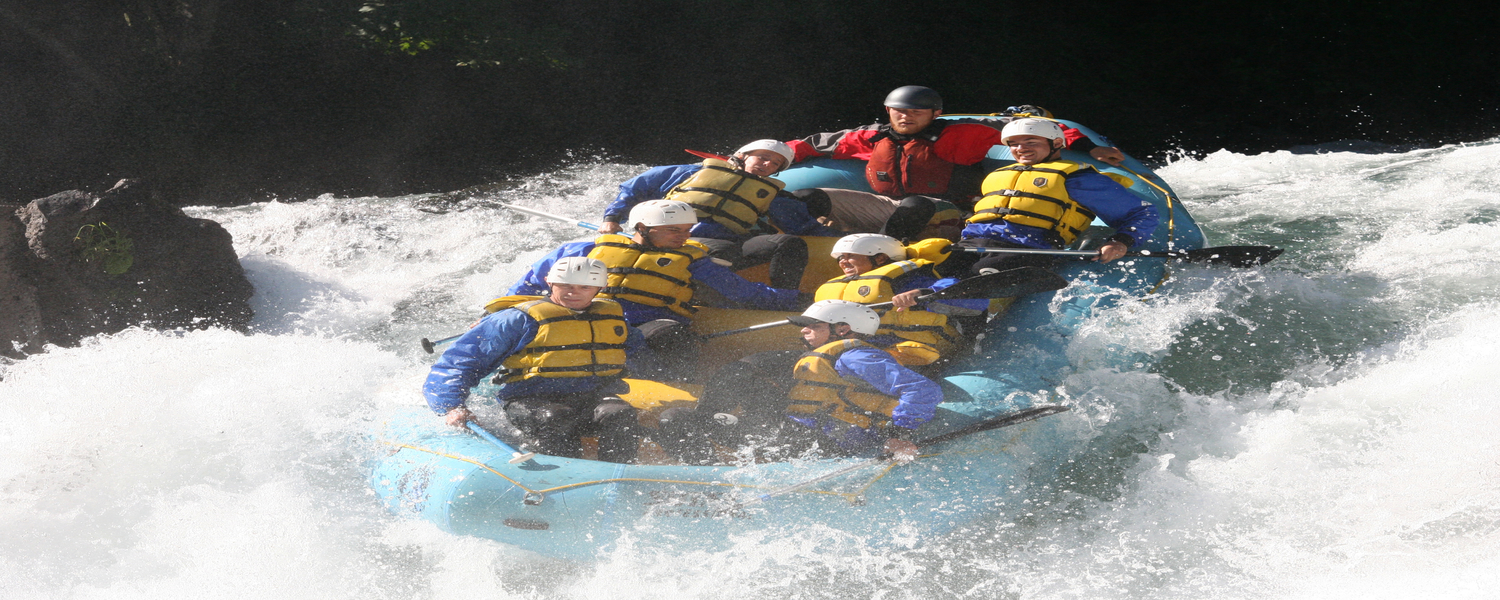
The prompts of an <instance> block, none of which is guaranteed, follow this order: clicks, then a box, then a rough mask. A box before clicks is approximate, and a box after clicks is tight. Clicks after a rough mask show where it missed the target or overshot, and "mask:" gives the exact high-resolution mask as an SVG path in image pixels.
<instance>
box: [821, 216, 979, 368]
mask: <svg viewBox="0 0 1500 600" xmlns="http://www.w3.org/2000/svg"><path fill="white" fill-rule="evenodd" d="M952 245H953V242H950V241H948V240H946V239H943V238H931V239H926V240H922V241H919V242H917V243H914V244H912V245H911V246H910V247H908V246H904V245H902V244H901V242H900V241H898V240H897V239H896V238H893V237H891V236H888V235H882V234H879V233H854V234H850V235H846V236H844V237H842V238H839V241H838V242H836V243H834V245H833V248H832V250H831V252H830V254H831V255H832V257H833V258H834V259H835V260H837V261H838V264H839V269H840V270H842V271H843V272H844V275H843V276H842V277H835V278H833V279H830V280H828V281H827V282H826V283H824V284H823V285H822V286H819V287H818V289H817V291H816V292H814V296H813V299H814V300H831V299H838V300H849V301H853V302H858V303H860V304H879V303H885V302H890V303H891V304H892V307H891V308H889V309H882V310H877V311H876V313H877V314H879V315H880V322H881V327H880V332H879V334H878V335H875V336H871V337H870V338H869V339H867V340H866V341H868V342H870V343H872V344H874V345H876V346H878V347H880V348H883V349H885V350H887V351H890V352H891V353H892V354H894V355H895V356H896V359H897V360H898V361H900V362H901V364H903V365H906V366H908V367H913V366H929V365H934V364H936V363H937V361H938V359H939V358H940V357H946V358H951V357H953V356H956V355H958V354H961V353H963V352H964V351H965V350H966V349H967V348H968V347H970V346H972V341H973V338H974V336H975V335H976V334H977V333H978V332H979V330H980V329H981V328H982V326H983V325H984V323H985V316H986V312H987V310H988V308H989V300H939V301H936V302H931V303H928V304H926V305H925V306H920V307H919V306H918V302H917V298H918V297H919V296H922V295H926V294H932V293H934V292H936V291H938V290H942V289H946V288H948V287H949V286H951V285H953V284H954V283H957V282H958V280H957V279H954V278H950V277H940V276H939V275H938V274H937V272H936V271H935V269H934V268H935V267H936V266H937V265H939V264H941V263H942V262H944V261H945V260H947V258H948V257H949V256H950V250H951V246H952Z"/></svg>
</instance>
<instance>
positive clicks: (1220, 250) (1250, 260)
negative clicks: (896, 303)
mask: <svg viewBox="0 0 1500 600" xmlns="http://www.w3.org/2000/svg"><path fill="white" fill-rule="evenodd" d="M963 250H964V251H965V252H984V253H992V254H1047V255H1051V256H1076V257H1078V258H1095V257H1097V256H1099V253H1098V252H1097V251H1092V250H1040V249H1036V248H963ZM1282 252H1283V250H1282V249H1281V248H1277V247H1274V246H1219V247H1217V248H1199V249H1197V250H1161V251H1157V250H1140V251H1135V252H1126V253H1125V256H1134V257H1140V258H1166V259H1171V260H1184V261H1188V262H1202V263H1208V264H1215V265H1229V266H1231V267H1254V266H1258V265H1263V264H1266V263H1268V262H1271V261H1272V260H1275V259H1276V257H1278V256H1281V253H1282Z"/></svg>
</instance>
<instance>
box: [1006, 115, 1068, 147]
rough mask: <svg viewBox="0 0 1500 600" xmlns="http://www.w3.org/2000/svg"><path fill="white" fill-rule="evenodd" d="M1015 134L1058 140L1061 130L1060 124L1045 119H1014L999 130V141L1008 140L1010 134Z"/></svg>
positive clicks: (1061, 134)
mask: <svg viewBox="0 0 1500 600" xmlns="http://www.w3.org/2000/svg"><path fill="white" fill-rule="evenodd" d="M1017 135H1035V136H1039V137H1044V138H1047V139H1049V140H1060V139H1062V136H1063V131H1062V126H1061V125H1058V124H1057V123H1056V122H1054V121H1048V120H1046V119H1014V120H1012V121H1011V122H1009V123H1006V124H1005V128H1004V129H1001V130H1000V141H1001V142H1009V141H1010V138H1011V137H1012V136H1017Z"/></svg>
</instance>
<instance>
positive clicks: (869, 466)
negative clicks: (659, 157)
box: [370, 117, 1204, 560]
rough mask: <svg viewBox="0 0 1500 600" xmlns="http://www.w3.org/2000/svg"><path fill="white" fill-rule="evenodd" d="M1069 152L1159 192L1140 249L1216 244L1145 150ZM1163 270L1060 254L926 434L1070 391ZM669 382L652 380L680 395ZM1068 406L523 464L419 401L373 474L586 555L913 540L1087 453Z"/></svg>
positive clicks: (538, 547) (851, 164)
mask: <svg viewBox="0 0 1500 600" xmlns="http://www.w3.org/2000/svg"><path fill="white" fill-rule="evenodd" d="M963 119H964V120H968V121H984V120H985V117H963ZM1064 123H1067V124H1068V125H1071V126H1073V127H1077V128H1078V129H1079V130H1081V131H1083V132H1084V133H1085V134H1088V135H1090V136H1091V137H1092V138H1093V139H1094V141H1096V142H1097V143H1099V144H1101V145H1111V144H1110V143H1109V142H1108V141H1107V140H1106V139H1104V138H1102V137H1101V136H1099V135H1097V134H1094V133H1093V132H1092V131H1090V130H1089V129H1087V128H1085V127H1082V126H1081V125H1078V124H1076V123H1072V122H1068V121H1064ZM996 127H999V125H998V124H997V125H996ZM1065 158H1068V159H1071V160H1076V161H1079V162H1089V163H1092V164H1094V165H1095V166H1096V167H1098V168H1099V169H1100V170H1101V171H1104V172H1106V173H1114V174H1118V175H1121V176H1123V177H1124V178H1128V179H1129V180H1131V181H1132V182H1133V184H1134V185H1131V186H1130V188H1129V189H1130V190H1131V191H1132V192H1134V193H1136V194H1138V195H1139V196H1140V197H1141V198H1142V199H1144V200H1146V201H1149V202H1151V203H1153V204H1155V205H1156V207H1157V210H1158V211H1159V214H1160V215H1161V225H1160V226H1159V227H1158V228H1157V231H1156V233H1155V235H1154V237H1153V238H1152V239H1151V241H1150V242H1149V243H1148V244H1147V245H1146V246H1145V247H1144V248H1137V249H1146V250H1152V251H1162V250H1168V249H1178V250H1191V249H1197V248H1202V247H1203V246H1204V237H1203V234H1202V232H1201V231H1200V230H1199V228H1198V226H1197V225H1196V224H1195V223H1194V222H1193V220H1192V218H1191V217H1190V216H1189V215H1188V214H1187V212H1186V211H1185V210H1184V209H1183V207H1182V206H1181V205H1180V203H1178V202H1177V200H1176V198H1174V197H1173V196H1172V195H1171V192H1170V189H1169V188H1168V186H1167V185H1166V184H1165V183H1164V182H1162V181H1161V180H1160V179H1158V178H1156V176H1155V175H1154V174H1153V173H1151V172H1150V171H1149V170H1148V169H1146V168H1145V167H1144V166H1143V165H1141V164H1140V163H1138V162H1136V161H1135V160H1134V159H1133V158H1128V157H1127V161H1126V164H1125V167H1126V168H1125V169H1120V168H1115V167H1111V166H1109V165H1106V164H1102V163H1098V162H1095V161H1093V160H1092V159H1090V158H1089V157H1087V156H1083V155H1080V154H1077V153H1072V152H1065ZM1009 162H1010V155H1009V151H1008V150H1007V149H1006V148H1004V147H1001V146H997V147H995V148H993V149H992V150H991V152H990V155H989V157H988V158H987V159H986V162H985V166H986V167H988V168H990V169H992V168H995V167H998V166H1000V165H1003V164H1007V163H1009ZM863 168H864V165H863V163H859V162H855V161H831V160H814V161H810V162H809V163H808V164H802V165H798V166H797V167H795V168H793V169H791V170H788V171H786V172H784V173H782V174H781V175H778V178H780V179H782V180H783V181H786V182H787V184H788V186H787V187H788V188H789V189H801V188H809V187H838V188H848V189H868V188H867V187H866V184H865V182H864V177H863ZM1096 226H1098V227H1102V224H1099V223H1096ZM1167 268H1168V265H1167V264H1166V263H1165V261H1163V260H1157V259H1135V260H1131V259H1124V260H1121V261H1116V262H1114V263H1110V264H1108V265H1100V264H1098V263H1095V262H1092V261H1071V262H1065V263H1063V264H1062V266H1060V267H1059V268H1058V272H1059V274H1061V275H1062V276H1064V277H1065V278H1067V279H1068V280H1070V281H1071V282H1072V283H1071V284H1070V285H1069V287H1067V288H1065V289H1062V290H1058V291H1057V292H1052V293H1046V294H1035V295H1032V296H1027V297H1022V298H1019V299H1017V300H1016V301H1015V302H1013V303H1012V304H1011V305H1010V307H1009V309H1008V310H1007V312H1005V313H1004V314H1003V315H1001V316H1000V317H997V318H995V319H994V320H992V321H990V323H989V326H988V329H987V331H986V333H985V335H984V338H983V339H982V341H981V345H980V350H979V351H978V352H976V353H975V354H974V355H972V357H970V358H969V359H967V360H966V361H965V362H963V363H962V364H960V365H958V366H956V367H954V368H952V369H950V370H949V372H948V373H947V374H946V377H945V379H946V380H947V383H948V384H951V385H945V388H946V390H947V392H948V395H947V400H946V401H945V402H944V404H943V405H942V407H941V409H942V410H940V415H939V418H938V419H937V420H935V421H933V422H931V423H929V424H927V425H925V426H924V427H923V428H922V430H921V432H920V435H922V436H932V435H937V434H942V433H944V432H950V431H954V430H958V429H962V428H964V427H966V426H972V425H974V424H975V423H984V422H986V421H987V420H993V419H996V418H1003V417H1005V416H1006V415H1011V414H1015V413H1017V412H1019V411H1023V410H1026V409H1032V408H1035V407H1040V406H1045V405H1049V404H1053V403H1056V402H1059V399H1058V397H1057V394H1056V390H1057V387H1058V385H1059V383H1060V382H1061V381H1062V380H1063V378H1064V377H1065V376H1066V375H1067V374H1068V373H1069V370H1070V365H1069V364H1068V360H1067V357H1066V355H1065V354H1064V352H1063V350H1064V347H1065V345H1066V344H1067V341H1068V338H1069V336H1070V335H1071V334H1073V333H1074V332H1075V331H1076V330H1077V329H1078V327H1079V326H1080V325H1081V324H1082V323H1083V322H1084V321H1085V320H1086V319H1088V318H1089V317H1090V316H1091V315H1092V314H1094V313H1095V312H1096V311H1098V310H1100V309H1101V308H1104V307H1108V306H1111V305H1113V304H1116V303H1118V302H1120V301H1122V299H1129V298H1137V297H1141V296H1143V295H1145V294H1148V293H1150V292H1152V291H1154V290H1155V289H1156V288H1157V287H1158V286H1160V285H1161V284H1162V283H1163V282H1164V281H1165V280H1166V278H1167V272H1166V269H1167ZM1122 360H1125V358H1124V357H1122ZM1130 360H1131V361H1133V360H1134V359H1130ZM1123 366H1124V365H1123V364H1122V367H1123ZM1127 368H1128V367H1127ZM642 385H645V384H642ZM665 389H666V390H667V391H665V392H663V391H662V390H663V388H661V387H660V386H658V387H656V388H653V393H657V394H660V393H666V394H668V396H670V394H671V391H670V388H665ZM681 399H682V400H687V398H681ZM657 400H658V401H665V402H670V401H671V400H673V398H671V397H660V398H657ZM1074 418H1075V417H1073V416H1071V415H1069V414H1067V413H1062V414H1058V415H1054V416H1046V417H1043V418H1039V419H1035V420H1030V421H1027V422H1024V423H1020V424H1016V425H1012V426H1008V427H1003V428H997V429H992V430H988V431H983V432H980V433H974V434H972V435H964V436H961V437H957V438H956V439H951V440H948V441H944V442H941V443H936V444H931V445H927V446H924V447H923V448H922V455H921V456H920V457H919V458H918V459H917V460H916V461H914V462H912V463H910V464H906V465H895V464H893V463H890V462H887V461H880V460H873V459H868V458H867V459H858V458H854V459H826V460H805V461H798V462H786V463H769V464H745V465H742V466H713V467H695V466H664V465H622V464H613V463H605V462H598V461H591V460H584V459H570V458H558V457H552V456H537V457H535V458H533V459H530V460H525V461H520V462H512V460H511V459H512V454H511V453H510V452H508V451H506V450H502V449H501V448H500V447H499V446H497V445H496V444H494V443H491V442H490V441H486V440H485V439H483V438H481V437H479V436H476V435H472V434H469V433H466V432H462V431H458V430H454V429H452V428H449V427H446V426H444V425H443V423H442V420H441V419H440V418H438V417H436V416H434V415H433V414H432V413H431V412H430V411H428V410H426V408H425V407H421V408H414V409H413V410H411V411H410V412H408V413H403V414H400V415H397V416H395V417H393V418H392V419H390V420H389V421H388V422H387V423H386V424H385V426H384V428H383V429H382V431H381V432H380V433H379V438H380V441H381V442H382V443H383V444H385V445H386V447H387V448H388V450H389V452H388V453H385V454H384V455H382V456H380V457H379V458H378V459H377V460H376V461H375V464H374V466H373V470H372V474H371V479H370V482H371V485H372V487H373V488H374V490H375V492H376V493H377V495H378V496H379V498H380V499H381V501H382V502H383V503H384V504H385V505H386V506H387V507H388V508H389V509H390V510H391V511H392V512H393V513H396V514H398V515H403V516H410V517H415V518H420V519H424V520H427V521H429V522H431V523H434V524H436V525H437V526H438V527H439V528H441V529H443V530H445V531H449V532H452V533H456V534H461V535H473V536H479V537H483V538H488V539H492V540H496V541H500V542H504V543H506V544H511V545H514V546H517V547H520V548H524V549H527V550H531V551H534V552H537V553H539V554H543V555H547V556H553V557H559V558H567V559H580V560H586V559H589V558H591V557H593V556H596V555H597V554H598V553H600V552H608V551H609V550H611V549H612V548H614V547H616V546H617V545H619V544H622V543H628V544H633V545H636V546H644V545H659V546H661V547H662V548H665V549H668V550H669V551H692V550H709V551H712V550H715V549H722V548H726V547H728V546H729V545H731V544H734V543H745V541H746V540H751V539H765V538H766V537H767V536H796V535H799V532H806V531H807V530H808V529H809V528H813V527H826V528H830V529H833V530H837V531H841V532H845V533H847V534H849V535H854V536H859V537H860V538H863V539H864V540H865V541H866V543H868V544H872V545H881V544H892V543H899V544H903V545H909V544H911V543H915V542H920V541H921V540H925V539H931V538H932V537H934V536H941V535H943V534H945V533H947V532H951V531H953V530H955V529H958V528H961V527H963V526H965V525H966V524H968V523H971V522H973V521H975V520H977V519H981V518H1005V515H1012V514H1016V513H1017V509H1018V508H1020V507H1021V503H1022V502H1023V501H1025V500H1026V499H1027V498H1028V497H1029V496H1030V494H1031V492H1032V488H1033V487H1034V486H1045V485H1046V484H1048V483H1049V482H1051V480H1052V478H1053V475H1054V473H1055V472H1056V469H1057V468H1058V467H1059V466H1060V465H1061V464H1062V463H1063V462H1065V461H1066V460H1067V459H1068V457H1069V455H1070V453H1071V452H1074V451H1075V450H1076V449H1075V448H1073V447H1072V445H1071V444H1069V443H1067V440H1068V439H1071V436H1068V435H1065V431H1066V428H1067V427H1068V426H1069V425H1070V423H1069V420H1070V419H1074ZM1020 512H1024V511H1020ZM997 515H998V516H997Z"/></svg>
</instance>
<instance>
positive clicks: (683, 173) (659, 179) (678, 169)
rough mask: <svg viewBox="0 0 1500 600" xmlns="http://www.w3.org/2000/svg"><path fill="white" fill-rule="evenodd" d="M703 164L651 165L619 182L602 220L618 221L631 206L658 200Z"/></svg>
mask: <svg viewBox="0 0 1500 600" xmlns="http://www.w3.org/2000/svg"><path fill="white" fill-rule="evenodd" d="M701 169H703V165H673V166H666V167H653V168H651V169H649V170H647V171H646V172H645V173H641V174H640V175H636V176H635V177H631V178H630V179H627V180H626V181H625V183H622V184H620V193H619V194H617V195H615V199H614V200H613V201H612V202H610V203H609V205H608V206H605V207H604V220H606V221H613V222H616V223H618V222H620V221H624V220H625V217H627V216H629V215H630V209H631V207H634V206H635V205H637V204H640V203H642V202H645V201H647V200H660V199H661V198H662V197H663V196H666V195H667V192H669V191H671V190H672V188H674V187H677V184H679V183H682V182H684V181H687V178H689V177H692V176H693V174H694V173H697V172H698V171H699V170H701Z"/></svg>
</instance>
